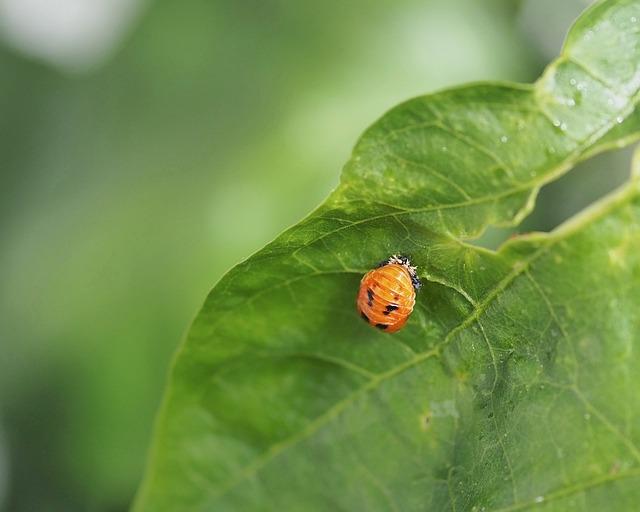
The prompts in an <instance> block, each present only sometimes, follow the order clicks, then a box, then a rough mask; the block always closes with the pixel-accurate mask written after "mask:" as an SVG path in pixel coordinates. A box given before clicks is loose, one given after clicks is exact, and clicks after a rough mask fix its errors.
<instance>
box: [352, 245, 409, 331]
mask: <svg viewBox="0 0 640 512" xmlns="http://www.w3.org/2000/svg"><path fill="white" fill-rule="evenodd" d="M419 288H420V279H418V276H417V274H416V267H413V266H411V262H410V261H409V258H407V257H405V256H396V255H393V256H391V258H389V259H388V260H386V261H384V262H382V263H381V264H380V265H378V267H377V268H374V269H373V270H371V271H369V272H367V273H366V274H365V275H364V277H363V278H362V281H360V291H359V292H358V300H357V307H358V312H359V313H360V316H362V318H363V319H364V320H365V321H366V322H367V323H369V325H372V326H374V327H377V328H378V329H380V330H382V331H384V332H396V331H398V330H400V329H401V328H402V327H403V326H404V324H405V323H406V322H407V320H408V319H409V315H410V314H411V312H412V311H413V307H414V306H415V303H416V292H417V291H418V289H419Z"/></svg>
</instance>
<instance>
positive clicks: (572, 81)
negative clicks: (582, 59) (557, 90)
mask: <svg viewBox="0 0 640 512" xmlns="http://www.w3.org/2000/svg"><path fill="white" fill-rule="evenodd" d="M569 83H570V84H571V85H576V83H577V82H576V79H575V78H572V79H571V80H569Z"/></svg>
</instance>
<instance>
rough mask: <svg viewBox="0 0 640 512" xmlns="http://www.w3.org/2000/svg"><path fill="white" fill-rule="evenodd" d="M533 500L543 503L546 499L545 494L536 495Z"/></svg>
mask: <svg viewBox="0 0 640 512" xmlns="http://www.w3.org/2000/svg"><path fill="white" fill-rule="evenodd" d="M533 501H535V502H536V503H542V502H543V501H544V496H536V497H535V499H534V500H533Z"/></svg>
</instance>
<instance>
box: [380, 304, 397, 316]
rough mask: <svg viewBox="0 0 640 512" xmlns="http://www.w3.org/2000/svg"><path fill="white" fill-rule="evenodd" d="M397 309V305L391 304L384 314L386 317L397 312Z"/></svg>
mask: <svg viewBox="0 0 640 512" xmlns="http://www.w3.org/2000/svg"><path fill="white" fill-rule="evenodd" d="M396 309H398V305H397V304H389V305H388V306H387V307H386V308H385V310H384V311H383V312H382V313H383V314H385V315H388V314H389V313H391V312H392V311H395V310H396Z"/></svg>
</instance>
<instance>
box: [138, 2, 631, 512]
mask: <svg viewBox="0 0 640 512" xmlns="http://www.w3.org/2000/svg"><path fill="white" fill-rule="evenodd" d="M638 20H640V1H637V0H618V1H603V2H599V3H597V4H596V5H594V6H593V7H591V8H590V9H589V10H588V11H587V12H586V13H585V14H584V15H583V16H582V17H581V18H580V19H579V20H578V21H577V22H576V24H575V25H574V27H573V28H572V29H571V31H570V33H569V35H568V38H567V42H566V44H565V47H564V49H563V51H562V54H561V56H560V57H559V58H558V59H557V60H556V61H555V62H554V63H552V64H551V66H550V67H549V68H548V69H547V70H546V72H545V73H544V75H543V76H542V77H541V79H540V80H539V81H538V82H536V83H535V84H534V85H533V86H521V85H512V84H477V85H472V86H467V87H462V88H458V89H454V90H447V91H443V92H440V93H437V94H433V95H429V96H425V97H421V98H417V99H414V100H411V101H409V102H407V103H404V104H402V105H400V106H398V107H397V108H395V109H393V110H392V111H391V112H389V113H388V114H386V115H385V116H384V117H383V118H382V119H381V120H379V121H378V122H377V123H375V124H374V125H373V126H372V127H371V128H370V129H369V130H368V131H367V132H366V133H365V134H364V136H363V137H362V138H361V139H360V141H359V142H358V144H357V146H356V148H355V149H354V152H353V156H352V158H351V159H350V161H349V162H348V163H347V165H346V167H345V169H344V172H343V174H342V179H341V183H340V186H339V187H338V188H337V189H336V190H335V191H334V192H333V193H332V194H331V195H330V197H329V198H328V199H327V201H326V202H325V203H324V204H323V205H322V206H320V207H319V208H318V209H317V210H316V211H315V212H314V213H313V214H311V215H310V216H309V217H308V218H306V219H305V220H304V221H302V222H301V223H300V224H298V225H297V226H295V227H293V228H291V229H289V230H288V231H287V232H285V233H284V234H282V235H281V236H280V237H279V238H278V239H276V240H275V241H274V242H273V243H271V244H269V245H268V246H267V247H265V248H264V249H263V250H261V251H260V252H258V253H257V254H255V255H254V256H252V257H251V258H249V259H248V260H247V261H245V262H244V263H242V264H241V265H238V266H237V267H236V268H234V269H233V270H232V271H231V272H229V273H228V274H227V275H226V276H225V277H224V278H223V279H222V280H221V282H220V283H219V284H218V285H217V286H216V287H215V288H214V290H213V291H212V292H211V294H210V295H209V297H208V298H207V300H206V302H205V304H204V306H203V308H202V310H201V311H200V313H199V314H198V316H197V318H196V319H195V321H194V323H193V326H192V327H191V329H190V331H189V333H188V336H187V339H186V341H185V342H184V344H183V345H182V347H181V348H180V350H179V351H178V353H177V356H176V359H175V364H174V366H173V368H172V372H171V377H170V381H169V384H168V389H167V392H166V397H165V400H164V404H163V406H162V409H161V411H160V413H159V417H158V423H157V427H156V433H155V441H154V444H153V447H152V452H151V457H150V462H149V467H148V471H147V475H146V478H145V481H144V483H143V486H142V487H141V490H140V493H139V495H138V499H137V501H136V505H135V509H136V510H138V511H172V512H177V511H205V510H212V511H213V510H215V511H227V510H229V511H249V510H287V511H289V510H291V511H298V510H305V511H306V510H312V511H328V510H344V511H353V510H366V511H373V510H399V511H411V510H483V509H484V508H487V509H492V510H495V509H500V510H519V509H525V508H529V507H538V508H541V509H543V508H546V509H548V510H573V509H579V510H583V509H587V510H636V509H637V508H638V504H639V503H640V394H639V393H637V392H636V390H637V387H638V385H639V384H640V381H639V380H638V375H640V350H638V347H637V346H634V345H636V343H637V333H638V332H640V315H639V314H638V311H639V308H640V189H639V186H638V182H637V181H635V180H634V179H632V180H630V181H629V183H628V184H627V185H626V186H625V187H623V189H622V190H620V191H619V192H617V193H616V194H614V195H613V196H611V197H610V198H607V199H605V200H604V201H602V202H601V203H600V204H597V205H594V206H593V207H592V208H590V209H589V210H588V211H585V212H583V213H582V214H581V215H579V216H578V217H577V218H575V219H573V220H572V221H570V222H569V223H567V224H566V225H564V226H562V227H560V228H559V229H557V230H556V231H554V232H553V233H550V234H535V235H529V236H526V237H521V238H519V239H516V240H514V241H511V242H510V243H507V244H506V245H504V246H503V247H502V248H501V249H500V250H499V251H497V252H492V251H487V250H483V249H478V248H476V247H474V246H471V245H468V244H466V243H465V242H463V240H464V239H467V238H473V237H475V236H478V235H479V234H480V233H481V232H482V231H483V230H484V229H485V228H486V227H487V226H488V225H505V224H516V223H518V222H519V221H520V220H521V219H522V218H523V217H524V216H525V215H526V214H527V213H528V212H529V211H530V209H531V208H532V205H533V202H534V198H535V195H536V192H537V190H538V189H539V187H540V186H542V185H543V184H544V183H546V182H549V181H551V180H553V179H555V178H556V177H558V176H559V175H561V174H562V173H563V172H565V171H567V170H568V169H570V168H571V167H572V166H573V165H574V164H575V163H576V162H577V161H579V160H580V159H583V158H586V157H587V156H589V155H592V154H594V153H596V152H598V151H602V150H604V149H607V148H611V147H615V146H621V145H624V144H626V143H629V142H631V141H632V140H635V139H636V138H637V137H638V135H639V130H640V114H638V113H637V112H636V111H635V106H636V103H637V101H638V97H639V94H640V92H639V91H640V47H639V43H640V35H639V33H638V31H639V28H640V22H639V21H638ZM396 252H397V253H404V254H409V255H411V256H412V258H413V261H414V263H415V264H417V265H418V267H419V272H420V275H421V276H422V278H423V281H424V287H423V289H422V291H421V292H420V294H419V296H418V304H417V307H416V311H415V312H414V313H413V315H412V318H411V319H410V321H409V323H408V325H407V327H405V329H404V330H403V331H401V332H399V333H398V334H395V335H388V334H385V333H382V332H379V331H377V330H375V329H371V328H370V327H369V326H367V325H366V324H365V323H364V322H362V321H361V320H360V319H359V318H358V316H357V313H356V312H355V308H354V300H355V295H356V291H357V288H358V282H359V279H360V277H361V275H362V274H363V273H364V272H365V271H367V270H368V269H370V268H371V267H372V266H374V265H375V264H376V263H377V262H379V261H380V260H382V259H384V258H385V257H387V256H388V255H389V254H391V253H396Z"/></svg>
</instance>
